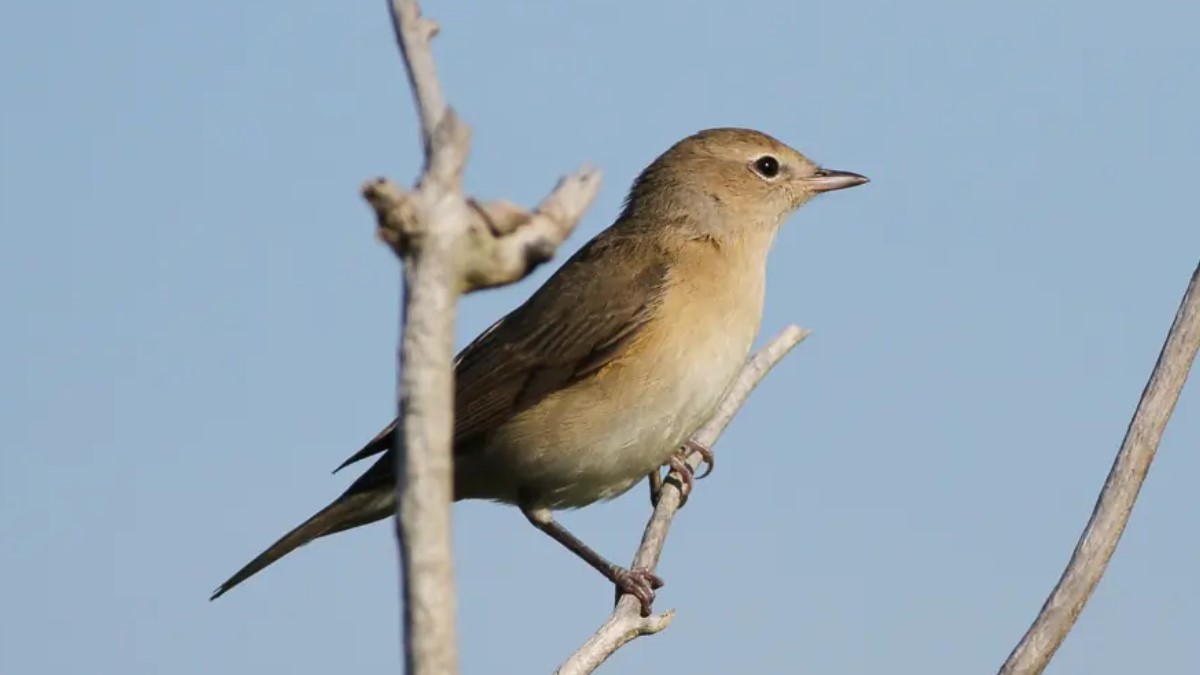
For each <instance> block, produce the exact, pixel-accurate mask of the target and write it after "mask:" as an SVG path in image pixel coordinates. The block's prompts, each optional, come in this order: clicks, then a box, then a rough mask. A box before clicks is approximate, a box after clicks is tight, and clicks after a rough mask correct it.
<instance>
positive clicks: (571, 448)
mask: <svg viewBox="0 0 1200 675" xmlns="http://www.w3.org/2000/svg"><path fill="white" fill-rule="evenodd" d="M866 182H867V179H866V178H865V177H864V176H860V175H858V174H855V173H850V172H847V171H834V170H830V169H824V168H821V167H820V166H818V165H816V164H815V163H813V162H812V161H810V160H809V159H807V158H806V157H804V155H801V154H800V153H798V152H796V151H795V150H793V149H792V148H790V147H788V146H787V145H784V144H783V143H781V142H779V141H777V140H775V139H774V138H772V137H770V136H768V135H766V134H764V133H761V132H758V131H752V130H749V129H709V130H707V131H701V132H699V133H697V134H695V135H693V136H689V137H688V138H685V139H683V140H682V141H679V142H678V143H676V144H675V145H674V146H672V147H671V148H670V149H668V150H667V151H666V152H665V153H663V154H662V155H661V156H659V157H658V158H657V159H656V160H654V162H653V163H652V164H651V165H650V166H649V167H648V168H646V169H645V170H644V171H643V172H642V173H641V175H640V176H638V178H637V180H636V181H634V184H633V187H632V189H631V190H630V192H629V196H628V197H627V199H626V201H625V206H624V209H623V210H622V212H621V215H620V217H619V218H617V221H616V222H615V223H614V224H613V225H612V226H611V227H609V228H608V229H606V230H604V231H603V232H601V233H600V234H599V235H597V236H596V237H595V238H594V239H592V240H591V241H589V242H588V243H587V244H585V245H584V246H583V248H581V249H580V250H579V251H578V252H577V253H575V255H573V256H571V258H570V259H569V260H567V262H566V263H565V264H563V266H562V267H561V268H560V269H559V270H558V271H557V272H555V274H554V275H553V276H552V277H550V279H549V280H547V281H546V283H545V284H544V285H543V286H542V287H541V288H539V289H538V290H537V292H536V293H534V294H533V296H532V297H530V298H529V299H528V300H527V301H526V302H525V303H524V304H523V305H521V306H520V307H518V308H516V309H515V310H513V311H512V312H510V313H509V314H508V315H507V316H505V317H504V318H502V319H500V321H498V322H496V323H495V324H494V325H493V326H492V327H491V328H489V329H488V330H486V331H484V333H483V334H482V335H480V336H479V337H477V338H476V339H475V341H474V342H472V343H471V344H470V345H468V346H467V348H466V349H464V350H463V351H462V352H461V353H460V354H459V355H458V358H457V360H456V361H455V377H456V392H455V409H454V497H455V499H456V500H460V499H489V500H493V501H499V502H504V503H507V504H514V505H516V506H518V507H519V508H520V509H521V511H522V512H523V513H524V514H525V516H526V518H528V519H529V521H530V522H531V523H532V524H533V525H534V526H535V527H537V528H538V529H540V530H542V531H543V532H545V533H547V534H549V535H550V536H551V537H553V538H554V539H555V540H557V541H558V542H560V543H561V544H563V545H564V546H566V547H567V548H568V549H570V550H571V551H573V552H575V553H576V554H577V555H578V556H579V557H581V558H583V559H584V560H585V561H586V562H588V564H590V565H591V566H592V567H594V568H596V569H597V570H598V571H600V573H601V574H603V575H604V576H605V577H606V578H608V579H609V580H611V581H612V582H613V583H615V584H616V585H617V587H618V589H620V590H621V591H623V592H626V593H632V594H633V595H635V596H636V597H637V598H638V599H639V600H640V601H641V603H642V612H643V613H644V614H649V612H650V605H651V602H652V601H653V598H654V589H656V588H658V587H659V586H661V585H662V580H661V579H659V578H658V577H657V576H655V575H654V574H652V573H650V572H649V571H648V570H643V569H624V568H622V567H620V566H618V565H615V564H613V563H611V562H609V561H608V560H606V559H605V558H604V557H602V556H601V555H600V554H599V553H597V552H595V551H594V550H592V549H591V548H589V547H588V546H587V545H586V544H584V543H583V542H582V541H580V540H579V539H577V538H576V537H575V536H574V535H572V534H571V533H570V532H569V531H567V530H566V529H565V528H564V527H563V526H561V525H559V524H558V523H557V522H555V520H554V518H553V516H552V515H551V512H552V510H554V509H565V508H577V507H581V506H587V505H588V504H592V503H594V502H597V501H600V500H606V499H612V498H614V497H616V496H618V495H620V494H622V493H624V492H625V491H627V490H629V489H630V488H631V487H633V485H635V484H636V483H637V482H638V481H639V480H641V479H642V478H645V477H646V476H647V475H650V474H653V473H657V472H658V470H659V468H660V467H662V466H663V465H664V464H667V465H671V466H674V467H676V468H680V465H681V464H682V463H681V462H680V461H679V458H680V456H681V455H682V451H683V448H685V447H686V446H685V443H686V442H687V440H688V438H689V437H690V436H691V435H692V433H693V432H695V431H696V430H697V429H698V428H699V427H700V426H701V425H702V424H703V423H704V422H705V421H707V420H708V418H709V417H710V416H711V415H712V413H713V412H714V411H715V409H716V407H717V405H718V404H719V403H720V402H721V400H722V399H723V398H724V396H725V394H726V392H727V391H728V389H729V387H730V386H731V385H732V383H733V381H734V379H735V377H736V376H737V374H738V372H739V371H740V370H741V368H742V365H743V364H744V363H745V361H746V358H747V356H748V355H749V351H750V347H751V345H752V343H753V341H754V338H755V335H756V334H757V333H758V326H759V320H760V318H761V316H762V308H763V294H764V282H765V277H766V261H767V252H768V250H769V249H770V247H771V244H772V242H773V241H774V239H775V234H776V232H777V231H778V229H779V227H780V225H781V224H782V223H783V222H784V220H786V218H787V217H788V216H789V215H790V214H791V213H792V212H793V211H795V210H796V209H798V208H799V207H800V206H802V205H803V204H804V203H805V202H807V201H808V200H809V199H811V198H813V197H814V196H816V195H818V194H820V193H822V192H829V191H831V190H840V189H843V188H848V187H853V186H856V185H861V184H863V183H866ZM395 427H396V421H393V422H392V423H391V424H390V425H388V426H387V428H385V429H384V430H383V431H382V432H380V433H379V435H377V436H376V437H375V438H374V439H372V440H371V442H370V443H368V444H367V445H366V446H365V447H363V448H362V449H361V450H359V451H358V452H357V453H355V454H354V455H353V456H351V457H350V458H349V459H347V460H346V461H345V462H344V463H342V465H341V466H339V467H338V469H339V470H340V469H342V468H344V467H345V466H347V465H349V464H352V463H354V462H357V461H359V460H361V459H365V458H367V457H370V456H372V455H376V454H379V453H382V454H383V456H382V457H380V458H379V459H378V460H376V461H375V463H374V464H373V465H372V466H371V467H370V468H369V469H367V471H366V472H365V473H364V474H363V475H362V476H360V477H359V478H358V480H356V481H354V483H353V484H352V485H351V486H350V487H349V488H348V489H347V490H346V491H345V492H344V493H342V495H341V496H340V497H338V498H337V499H335V500H334V501H333V502H332V503H331V504H329V505H328V506H326V507H325V508H324V509H322V510H321V511H320V512H318V513H317V514H316V515H314V516H313V517H311V518H309V519H308V520H307V521H305V522H304V523H302V524H301V525H300V526H299V527H297V528H296V529H294V530H292V531H291V532H288V533H287V534H286V535H284V536H283V537H282V538H281V539H280V540H279V541H277V542H275V543H274V544H272V545H271V547H270V548H268V549H267V550H266V551H264V552H263V553H261V554H260V555H259V556H258V557H257V558H255V559H254V560H252V561H250V563H249V564H247V565H246V566H245V567H243V568H242V569H241V570H239V571H238V572H237V573H236V574H234V575H233V576H232V577H231V578H230V579H229V580H228V581H226V582H225V583H223V584H221V586H220V587H219V588H218V589H217V590H216V591H215V592H214V593H213V595H212V599H215V598H217V597H218V596H220V595H221V594H223V593H225V592H226V591H228V590H229V589H231V588H233V587H234V586H236V585H237V584H239V583H241V582H242V581H245V580H246V579H247V578H248V577H250V576H251V575H253V574H255V573H257V572H258V571H259V570H261V569H263V568H264V567H266V566H267V565H270V564H271V563H273V562H275V561H276V560H278V559H279V558H281V557H283V556H284V555H286V554H287V553H289V552H291V551H292V550H293V549H295V548H297V547H299V546H301V545H303V544H306V543H308V542H310V541H312V540H313V539H316V538H318V537H323V536H325V535H328V534H333V533H335V532H340V531H342V530H347V529H350V528H353V527H358V526H360V525H366V524H368V523H371V522H374V521H377V520H381V519H383V518H386V517H388V516H389V515H391V514H392V513H394V511H395V495H394V472H393V466H394V462H395V459H394V458H393V453H392V449H391V444H392V437H393V432H394V431H395ZM693 449H699V450H701V451H703V452H707V450H706V449H702V448H693ZM709 459H710V462H711V457H709ZM684 466H686V465H684ZM685 478H686V479H687V480H685V483H687V482H690V479H691V476H690V474H685Z"/></svg>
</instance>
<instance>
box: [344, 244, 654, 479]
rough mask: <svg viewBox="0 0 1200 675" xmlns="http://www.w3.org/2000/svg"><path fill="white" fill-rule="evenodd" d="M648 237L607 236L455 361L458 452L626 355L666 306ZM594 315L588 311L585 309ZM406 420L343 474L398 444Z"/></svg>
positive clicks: (373, 443)
mask: <svg viewBox="0 0 1200 675" xmlns="http://www.w3.org/2000/svg"><path fill="white" fill-rule="evenodd" d="M650 245H652V244H648V243H646V242H645V240H639V239H638V238H631V237H629V236H621V235H617V234H614V233H613V232H612V231H609V232H605V233H603V234H601V235H600V236H598V237H597V238H595V239H593V240H592V241H590V242H588V243H587V244H586V245H585V246H584V247H583V248H581V249H580V250H579V251H578V252H576V253H575V255H574V256H572V257H571V259H570V260H568V261H567V262H566V263H565V264H563V266H562V267H561V268H559V270H558V271H557V272H556V273H555V274H554V275H553V276H552V277H550V279H549V280H547V281H546V283H545V284H544V285H543V286H542V287H541V288H540V289H538V291H537V292H536V293H534V295H533V296H532V297H530V298H529V300H527V301H526V302H525V303H524V304H523V305H521V306H520V307H518V308H517V309H515V310H513V311H512V312H511V313H509V314H508V315H507V316H505V317H504V318H502V319H500V320H499V321H497V322H496V323H495V324H493V325H492V326H491V327H490V328H489V329H488V330H486V331H484V332H483V333H482V334H481V335H480V336H479V337H477V338H475V340H474V341H473V342H471V344H469V345H467V347H466V348H465V349H463V351H462V352H460V353H459V355H458V357H457V358H456V359H455V378H456V383H455V418H454V445H455V452H456V453H458V454H462V453H464V452H470V451H471V449H472V448H474V447H478V443H477V442H478V441H480V440H482V439H483V438H484V437H485V436H486V435H487V434H488V433H489V432H491V431H493V430H494V429H496V428H497V427H498V426H500V425H501V424H503V423H504V422H505V421H507V420H509V419H511V418H512V416H513V415H516V414H517V413H519V412H521V411H522V410H525V409H527V408H529V407H531V406H533V405H535V404H536V403H537V402H539V401H541V400H542V399H543V398H545V397H546V396H548V395H550V394H551V393H553V392H555V391H558V390H560V389H562V388H564V387H567V386H569V385H571V384H573V383H574V382H577V381H579V380H580V379H582V378H584V377H587V376H588V375H589V374H591V373H595V372H596V371H598V370H599V369H600V368H602V367H603V366H604V365H606V364H607V363H609V362H611V361H612V360H613V359H614V358H616V357H617V356H619V355H620V354H621V353H622V348H623V347H624V346H626V345H628V344H629V342H630V341H631V340H632V339H633V338H634V337H635V336H636V335H638V333H639V332H640V331H641V329H642V328H643V327H644V326H645V325H646V323H647V322H648V320H649V318H650V316H651V315H652V313H653V310H654V307H655V306H656V304H657V303H658V301H659V299H660V297H661V293H662V289H663V286H664V280H665V278H666V270H667V267H666V264H665V262H664V261H663V258H662V256H661V254H659V253H658V251H648V250H644V249H642V247H643V246H650ZM585 308H586V309H585ZM396 423H397V421H396V420H393V421H392V423H391V424H389V425H388V426H387V428H385V429H384V430H383V431H382V432H380V433H379V434H378V435H377V436H376V437H375V438H374V439H372V440H371V442H370V443H368V444H367V445H366V446H364V447H363V448H362V449H361V450H359V451H358V452H357V453H355V454H354V455H352V456H351V457H350V458H349V459H347V460H346V461H345V462H343V463H342V465H341V466H339V467H338V469H341V468H342V467H345V466H347V465H349V464H352V463H354V462H356V461H358V460H361V459H364V458H366V457H370V456H372V455H375V454H378V453H380V452H383V451H384V450H386V449H388V448H389V447H391V438H392V435H393V433H394V432H395V429H396Z"/></svg>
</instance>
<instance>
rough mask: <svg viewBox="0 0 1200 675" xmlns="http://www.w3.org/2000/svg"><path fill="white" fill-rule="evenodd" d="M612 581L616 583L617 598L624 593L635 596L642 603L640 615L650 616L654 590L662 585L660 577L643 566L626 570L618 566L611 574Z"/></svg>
mask: <svg viewBox="0 0 1200 675" xmlns="http://www.w3.org/2000/svg"><path fill="white" fill-rule="evenodd" d="M613 583H615V584H616V585H617V600H620V599H621V596H622V595H625V594H629V595H632V596H633V597H635V598H637V599H638V602H639V603H641V605H642V616H650V607H651V605H653V604H654V591H655V589H658V588H662V587H663V580H662V577H660V576H658V575H657V574H655V573H654V572H651V571H650V570H648V569H646V568H644V567H635V568H633V569H628V570H627V569H620V568H618V569H617V571H616V572H615V573H614V575H613Z"/></svg>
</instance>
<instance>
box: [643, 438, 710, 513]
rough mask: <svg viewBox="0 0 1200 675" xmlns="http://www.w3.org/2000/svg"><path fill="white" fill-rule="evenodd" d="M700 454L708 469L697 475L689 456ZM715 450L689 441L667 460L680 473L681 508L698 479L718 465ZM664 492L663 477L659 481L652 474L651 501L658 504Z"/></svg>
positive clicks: (667, 463)
mask: <svg viewBox="0 0 1200 675" xmlns="http://www.w3.org/2000/svg"><path fill="white" fill-rule="evenodd" d="M693 452H695V453H697V454H699V455H700V459H701V460H702V461H703V462H704V464H706V465H707V467H708V469H707V470H706V471H705V472H704V473H702V474H700V475H699V476H697V475H696V474H695V472H694V471H693V470H692V466H691V465H690V464H688V463H687V457H688V455H689V454H691V453H693ZM715 459H716V458H715V457H714V456H713V451H712V450H709V449H708V448H707V447H705V446H704V445H701V444H700V443H697V442H696V441H688V442H687V443H684V444H683V445H682V446H680V447H679V450H677V451H676V452H675V454H673V455H671V458H670V459H668V460H667V462H666V466H667V467H668V468H669V469H670V470H671V471H674V472H675V473H677V474H679V508H683V505H684V504H686V503H687V500H688V496H689V495H691V493H692V488H694V487H696V481H697V480H699V479H701V478H704V477H705V476H707V475H708V474H710V473H712V470H713V467H714V466H716V463H715ZM661 493H662V477H661V476H659V479H658V480H657V481H655V480H654V477H653V476H651V480H650V503H651V504H653V505H654V506H658V499H659V497H660V496H661Z"/></svg>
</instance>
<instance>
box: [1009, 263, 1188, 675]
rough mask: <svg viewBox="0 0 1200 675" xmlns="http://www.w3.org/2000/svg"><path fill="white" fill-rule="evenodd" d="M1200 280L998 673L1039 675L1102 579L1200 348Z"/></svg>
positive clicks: (1185, 299) (1182, 305) (1185, 298)
mask: <svg viewBox="0 0 1200 675" xmlns="http://www.w3.org/2000/svg"><path fill="white" fill-rule="evenodd" d="M1198 283H1200V266H1198V267H1197V268H1196V271H1195V272H1193V273H1192V279H1191V282H1190V283H1189V284H1188V287H1187V291H1186V292H1185V293H1184V295H1183V300H1182V301H1181V302H1180V305H1179V311H1178V312H1177V313H1176V314H1175V321H1174V322H1173V323H1172V324H1171V330H1170V332H1168V333H1167V339H1166V342H1165V343H1164V344H1163V348H1162V351H1161V352H1160V353H1159V355H1158V362H1157V363H1156V364H1155V366H1154V371H1153V372H1152V373H1151V374H1150V381H1149V382H1147V383H1146V388H1145V389H1144V390H1143V391H1142V398H1141V400H1140V401H1139V402H1138V406H1137V410H1136V411H1135V412H1134V414H1133V420H1132V421H1131V422H1130V423H1129V429H1128V430H1127V431H1126V432H1125V440H1124V441H1123V442H1122V443H1121V450H1120V451H1119V452H1118V453H1117V458H1116V460H1115V461H1114V462H1113V466H1112V470H1111V471H1109V474H1108V478H1107V479H1106V480H1105V481H1104V488H1103V489H1102V490H1101V491H1100V497H1099V498H1098V499H1097V500H1096V506H1095V508H1094V509H1093V510H1092V517H1091V519H1090V520H1088V524H1087V527H1086V528H1085V529H1084V531H1083V535H1082V536H1080V538H1079V542H1078V543H1077V544H1076V545H1075V552H1074V553H1073V554H1072V555H1071V561H1070V563H1068V564H1067V568H1066V570H1064V571H1063V574H1062V576H1061V577H1060V578H1059V580H1058V584H1057V585H1056V586H1055V587H1054V590H1053V591H1052V592H1051V593H1050V597H1049V598H1047V599H1046V603H1045V604H1044V605H1042V610H1041V612H1039V613H1038V616H1037V618H1036V619H1035V620H1034V622H1033V625H1031V626H1030V627H1029V630H1028V631H1027V632H1026V633H1025V636H1024V637H1022V638H1021V641H1020V642H1019V643H1017V646H1016V648H1014V649H1013V651H1012V653H1011V654H1010V655H1009V657H1008V660H1007V661H1005V662H1004V665H1003V666H1001V668H1000V675H1038V674H1039V673H1041V672H1042V671H1043V670H1045V668H1046V665H1047V664H1049V663H1050V659H1051V658H1052V657H1053V656H1054V653H1055V652H1056V651H1057V650H1058V648H1059V646H1060V645H1061V644H1062V642H1063V640H1064V639H1066V637H1067V633H1068V632H1070V630H1071V627H1072V626H1074V625H1075V620H1076V619H1077V618H1079V613H1080V612H1082V611H1083V606H1084V605H1085V604H1086V603H1087V601H1088V598H1089V597H1091V594H1092V591H1093V590H1094V589H1095V588H1096V584H1097V583H1099V581H1100V577H1101V576H1103V575H1104V570H1105V568H1107V567H1108V561H1109V559H1110V558H1112V555H1113V552H1114V551H1115V550H1116V548H1117V543H1118V542H1119V541H1120V539H1121V534H1122V533H1123V532H1124V531H1125V524H1126V523H1127V522H1128V521H1129V514H1130V513H1131V512H1132V511H1133V504H1134V501H1135V500H1136V499H1137V496H1138V491H1139V490H1141V487H1142V481H1144V480H1145V478H1146V473H1147V472H1148V471H1149V470H1150V463H1151V462H1152V461H1153V460H1154V453H1155V452H1156V451H1157V450H1158V443H1159V441H1160V440H1161V439H1162V434H1163V430H1164V429H1165V428H1166V426H1167V421H1168V420H1170V419H1171V413H1172V412H1173V411H1174V410H1175V402H1176V401H1177V400H1178V399H1179V393H1180V392H1181V391H1182V390H1183V385H1184V382H1186V381H1187V376H1188V371H1189V370H1190V369H1191V367H1192V362H1193V361H1194V360H1195V358H1196V350H1197V348H1200V291H1198V289H1197V284H1198Z"/></svg>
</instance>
